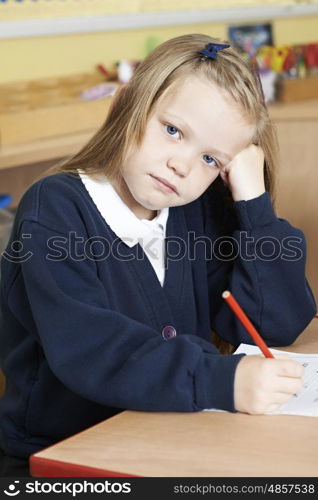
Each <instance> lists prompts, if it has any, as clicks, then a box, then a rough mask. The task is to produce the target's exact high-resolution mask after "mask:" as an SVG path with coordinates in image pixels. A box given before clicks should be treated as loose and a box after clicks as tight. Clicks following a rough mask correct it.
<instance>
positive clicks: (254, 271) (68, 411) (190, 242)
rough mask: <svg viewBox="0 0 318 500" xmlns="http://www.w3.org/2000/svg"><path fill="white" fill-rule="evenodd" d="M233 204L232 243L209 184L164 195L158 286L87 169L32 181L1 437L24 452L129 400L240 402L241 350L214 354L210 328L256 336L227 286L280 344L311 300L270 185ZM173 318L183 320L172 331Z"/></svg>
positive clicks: (7, 261)
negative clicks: (169, 334)
mask: <svg viewBox="0 0 318 500" xmlns="http://www.w3.org/2000/svg"><path fill="white" fill-rule="evenodd" d="M234 207H235V213H236V215H235V217H234V216H232V218H231V221H230V222H231V223H232V225H233V224H234V225H236V226H237V227H236V228H234V229H235V230H234V232H233V233H231V234H230V236H231V238H230V239H229V240H228V241H227V242H225V241H223V240H222V239H220V238H221V237H222V236H224V235H225V234H229V233H228V232H226V231H228V230H225V226H226V224H225V222H224V214H226V211H225V210H224V209H222V207H220V206H219V204H218V203H217V202H216V201H215V200H214V199H213V196H210V195H208V192H206V193H205V194H204V195H203V196H202V197H201V198H200V199H199V200H196V201H195V202H192V203H190V204H188V205H186V206H183V207H175V208H170V212H169V218H168V223H167V239H166V243H167V269H166V277H165V282H164V286H163V287H162V286H161V285H160V283H159V281H158V279H157V276H156V274H155V272H154V270H153V268H152V266H151V264H150V262H149V260H148V259H147V257H146V256H145V255H144V254H143V251H142V249H141V246H140V245H135V246H134V247H133V248H129V247H128V246H126V245H125V244H124V243H123V242H122V241H121V240H119V239H118V238H117V237H116V235H115V234H114V233H113V232H112V230H111V229H110V227H109V226H108V225H107V224H106V223H105V221H104V219H103V218H102V217H101V215H100V213H99V212H98V210H97V208H96V206H95V205H94V203H93V201H92V199H91V198H90V196H89V194H88V193H87V191H86V189H85V187H84V185H83V184H82V182H81V180H80V179H79V177H77V176H71V175H66V174H58V175H53V176H51V177H47V178H45V179H42V180H40V181H38V182H37V183H35V184H34V185H33V186H32V187H31V188H30V189H29V190H28V191H27V192H26V194H25V195H24V197H23V199H22V201H21V203H20V205H19V208H18V211H17V215H16V219H15V224H14V228H13V233H12V237H11V241H10V242H9V246H8V247H7V251H6V254H5V255H4V257H3V258H2V267H1V274H2V276H1V323H0V342H1V358H2V368H3V370H4V372H5V375H6V378H7V388H6V393H5V396H4V397H3V399H2V400H1V402H0V444H1V446H2V448H4V449H5V450H7V451H8V452H10V453H12V454H16V455H20V456H27V455H29V454H30V453H33V452H35V451H37V450H39V449H40V448H43V447H45V446H48V445H50V444H52V443H54V442H56V441H58V440H60V439H62V438H65V437H67V436H69V435H71V434H74V433H76V432H78V431H80V430H82V429H84V428H86V427H88V426H91V425H93V424H95V423H97V422H99V421H101V420H103V419H105V418H108V417H110V416H112V415H114V414H116V413H118V412H119V411H121V410H122V409H134V410H145V411H179V412H191V411H199V410H202V409H203V408H209V407H216V408H222V409H225V410H229V411H235V408H234V404H233V381H234V374H235V369H236V366H237V363H238V362H239V361H240V359H241V355H221V354H219V352H218V351H217V349H216V348H215V347H214V346H213V345H212V344H211V343H210V335H211V328H213V329H214V330H215V331H216V332H217V333H218V334H219V335H220V336H221V337H222V338H224V339H225V340H227V341H229V342H230V343H231V344H233V345H238V344H240V343H241V342H247V343H251V340H250V338H249V336H248V335H247V334H246V332H245V331H244V329H243V328H242V327H241V325H239V324H238V323H237V321H236V319H235V318H234V317H233V314H232V312H231V311H230V309H229V308H228V306H227V304H226V303H225V302H224V300H223V299H222V298H221V293H222V291H223V290H224V289H230V290H231V291H232V292H233V294H234V295H235V296H236V298H237V299H238V301H239V302H240V303H241V305H242V307H243V308H244V309H245V311H246V312H247V314H248V315H249V316H250V318H251V320H252V321H253V322H254V324H255V326H256V327H257V328H258V329H259V330H260V331H261V332H262V335H263V337H264V338H265V340H266V341H267V343H268V344H270V345H272V346H278V345H288V344H290V343H292V342H293V341H294V340H295V338H296V337H297V336H298V335H299V334H300V332H301V331H302V330H303V329H304V328H305V326H306V325H307V324H308V323H309V321H310V320H311V319H312V317H313V316H314V314H315V312H316V307H315V303H314V299H313V296H312V294H311V292H310V289H309V287H308V285H307V282H306V279H305V275H304V266H305V243H304V238H303V234H302V233H301V231H299V230H297V229H294V228H293V227H291V226H290V224H289V223H288V222H286V221H284V220H280V219H278V218H277V217H276V216H275V214H274V212H273V209H272V205H271V202H270V199H269V197H268V195H267V194H266V193H265V194H263V195H261V196H260V197H258V198H255V199H254V200H250V201H247V202H244V201H241V202H236V203H234ZM231 231H232V230H231ZM207 237H208V238H209V239H207ZM242 238H243V240H244V241H243V243H242ZM248 238H249V239H248ZM240 239H241V244H242V249H241V253H242V252H243V255H235V254H237V253H238V252H237V245H238V242H239V241H240ZM182 242H183V243H182ZM244 242H245V243H244ZM210 243H213V244H214V252H213V253H211V252H210V251H209V244H210ZM244 245H245V249H244V250H243V246H244ZM210 249H211V248H210ZM231 251H232V253H233V255H232V256H231V258H229V257H230V254H231ZM225 254H227V258H226V256H225ZM167 325H171V326H173V327H174V328H175V330H176V332H177V335H176V336H175V337H173V338H171V340H168V341H167V340H165V339H164V337H163V336H162V330H163V329H164V327H165V326H167Z"/></svg>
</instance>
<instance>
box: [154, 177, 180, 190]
mask: <svg viewBox="0 0 318 500" xmlns="http://www.w3.org/2000/svg"><path fill="white" fill-rule="evenodd" d="M150 177H152V179H153V180H154V181H155V183H156V185H157V186H158V187H159V189H161V191H164V192H165V193H175V194H179V193H178V191H177V188H176V186H174V185H173V184H170V182H168V181H166V179H163V178H162V177H156V176H155V175H152V174H150Z"/></svg>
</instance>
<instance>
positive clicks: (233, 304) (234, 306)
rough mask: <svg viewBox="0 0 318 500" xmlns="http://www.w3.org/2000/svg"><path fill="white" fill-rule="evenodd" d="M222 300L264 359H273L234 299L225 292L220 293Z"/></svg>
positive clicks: (229, 293)
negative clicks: (243, 327)
mask: <svg viewBox="0 0 318 500" xmlns="http://www.w3.org/2000/svg"><path fill="white" fill-rule="evenodd" d="M222 297H223V299H225V300H226V302H227V303H228V305H229V306H230V308H231V309H232V311H233V312H234V314H235V315H236V316H237V318H238V319H239V320H240V322H241V323H242V325H243V326H245V328H246V330H247V331H248V333H249V334H250V336H251V337H252V339H253V340H254V342H255V344H256V345H257V346H258V347H259V348H260V350H261V351H262V353H263V354H264V356H265V357H266V358H273V357H274V356H273V355H272V353H271V352H270V350H269V349H268V347H267V345H266V344H265V342H264V340H263V339H262V337H261V336H260V334H259V333H258V331H257V330H256V328H255V327H254V326H253V325H252V323H251V322H250V320H249V319H248V317H247V316H246V314H245V312H244V311H243V309H242V308H241V306H240V305H239V304H238V303H237V302H236V300H235V298H234V297H233V295H232V294H231V292H229V291H225V292H223V293H222Z"/></svg>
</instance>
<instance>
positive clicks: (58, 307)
mask: <svg viewBox="0 0 318 500" xmlns="http://www.w3.org/2000/svg"><path fill="white" fill-rule="evenodd" d="M21 233H23V234H27V235H29V237H28V238H25V239H24V248H23V252H24V255H25V256H28V257H27V258H25V259H24V261H23V262H22V263H20V264H19V266H20V271H19V273H18V275H17V276H16V278H15V279H14V280H13V283H12V284H11V287H10V290H9V292H8V296H9V300H8V303H9V307H10V308H11V310H13V312H14V314H15V316H16V319H17V320H18V321H20V322H22V324H23V322H24V321H25V320H24V317H25V315H24V314H23V311H22V312H21V311H20V312H19V311H18V310H17V307H16V302H17V295H18V294H19V293H23V292H22V290H25V293H26V295H27V298H28V303H29V306H30V310H31V311H32V317H33V322H34V328H33V331H32V334H33V335H36V336H37V339H38V342H39V343H40V345H41V346H42V349H43V351H44V353H45V356H46V359H47V362H48V364H49V366H50V368H51V370H52V372H53V373H54V374H55V376H56V377H57V378H58V379H59V380H60V381H62V383H63V384H64V385H65V386H66V387H68V388H69V389H70V390H72V391H73V392H75V393H77V394H79V395H80V396H82V397H84V398H87V399H89V400H92V401H94V402H97V403H99V404H103V405H107V406H113V407H117V408H123V409H134V410H143V411H149V410H150V411H197V410H201V409H203V408H211V407H215V408H221V409H225V410H230V411H235V409H234V396H233V384H234V375H235V369H236V366H237V363H238V362H239V361H240V359H241V355H236V356H222V355H220V354H219V353H218V351H217V350H216V349H215V347H214V346H212V345H210V344H209V343H208V342H206V341H205V340H203V339H201V338H199V337H196V336H194V335H186V334H185V335H179V336H177V337H176V338H173V339H171V340H168V341H165V340H163V338H162V336H161V332H158V331H156V330H155V329H153V328H151V327H149V326H148V325H145V324H143V323H142V322H139V321H136V320H134V319H132V318H130V317H128V316H125V315H123V314H121V313H120V312H116V311H115V310H113V308H112V307H111V306H110V304H109V301H108V298H107V291H106V290H105V288H104V286H103V284H102V283H101V281H100V280H99V278H98V275H97V272H96V263H95V262H94V261H93V260H92V259H86V258H85V259H84V260H83V259H74V258H73V259H72V258H71V257H70V256H65V255H64V256H63V258H61V259H59V260H58V261H56V260H52V259H50V257H49V256H48V253H49V252H48V248H47V242H48V241H52V237H53V236H56V234H57V232H56V229H54V230H52V229H50V227H48V226H46V225H44V224H43V223H39V222H36V221H28V220H27V221H24V223H23V225H22V227H21ZM82 253H83V248H81V247H79V248H78V254H79V255H80V254H82ZM123 293H127V291H126V290H123ZM24 327H25V328H26V329H29V330H30V325H24ZM31 327H32V325H31ZM220 380H222V384H220Z"/></svg>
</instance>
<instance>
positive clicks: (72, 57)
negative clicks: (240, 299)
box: [0, 0, 318, 297]
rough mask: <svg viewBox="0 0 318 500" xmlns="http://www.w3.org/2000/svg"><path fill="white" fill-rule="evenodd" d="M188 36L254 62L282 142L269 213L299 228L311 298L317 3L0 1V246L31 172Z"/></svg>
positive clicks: (68, 147) (69, 147)
mask: <svg viewBox="0 0 318 500" xmlns="http://www.w3.org/2000/svg"><path fill="white" fill-rule="evenodd" d="M193 32H203V33H207V34H210V35H211V36H214V37H217V38H221V39H227V40H229V39H230V40H231V41H232V42H233V43H235V44H236V45H237V46H238V47H240V48H241V50H242V51H243V52H244V54H245V55H246V57H252V58H254V59H255V61H256V62H257V63H258V66H259V71H260V76H261V79H262V82H263V85H264V92H265V96H266V100H267V102H268V107H269V112H270V115H271V117H272V119H273V120H274V122H275V124H276V127H277V132H278V137H279V144H280V150H281V165H280V172H279V183H278V191H277V200H276V206H277V212H278V215H279V216H280V217H283V218H287V219H288V220H289V221H290V222H291V223H292V224H293V225H295V226H297V227H300V228H301V229H302V230H303V231H304V232H305V234H306V238H307V241H308V262H307V275H308V277H309V280H310V282H311V285H312V287H313V289H314V292H315V295H316V297H318V275H317V267H316V265H315V261H316V259H315V257H316V256H317V253H318V238H317V237H316V234H315V233H316V231H317V229H318V227H317V226H318V224H317V222H318V201H317V200H318V196H317V194H316V190H317V186H318V183H317V180H318V174H317V167H316V166H317V158H318V140H317V138H318V0H312V1H302V0H285V1H284V0H282V1H273V0H226V1H219V0H197V1H194V0H191V1H190V0H169V1H168V0H156V1H154V0H120V1H118V0H117V1H115V0H19V1H18V0H0V67H1V71H0V195H1V194H2V195H6V197H3V198H0V252H1V251H2V250H3V246H4V244H5V242H6V239H7V237H8V232H9V229H10V223H11V222H12V214H13V212H14V210H15V208H16V206H17V204H18V202H19V200H20V198H21V196H22V194H23V193H24V191H25V190H26V188H27V187H28V186H29V185H30V184H31V183H32V182H33V180H34V179H35V178H36V177H37V176H39V175H40V174H41V173H42V172H44V171H45V170H46V169H47V168H48V167H49V166H51V165H52V164H54V163H55V162H57V161H59V160H60V159H63V158H65V157H67V156H68V155H71V154H73V153H74V152H76V151H77V150H78V149H79V148H80V147H81V146H82V145H83V144H84V143H85V142H86V141H87V140H88V139H89V138H90V137H91V136H92V134H93V133H94V132H95V131H96V130H97V129H98V127H99V126H100V125H101V124H102V122H103V121H104V119H105V116H106V114H107V109H108V106H109V102H110V100H111V95H112V94H113V93H114V92H115V90H116V88H117V86H118V84H120V82H124V81H127V80H129V78H130V76H131V74H132V72H133V71H134V69H135V68H136V67H137V65H138V63H139V62H140V61H141V60H143V58H144V57H145V56H146V55H147V54H148V53H149V52H150V51H151V50H152V49H153V48H154V47H155V46H156V45H158V44H159V43H161V42H163V41H165V40H167V39H168V38H171V37H174V36H177V35H181V34H185V33H193ZM1 200H2V202H1ZM1 203H2V206H1Z"/></svg>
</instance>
